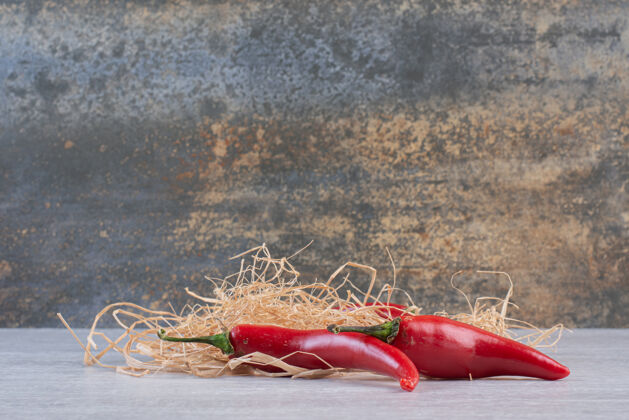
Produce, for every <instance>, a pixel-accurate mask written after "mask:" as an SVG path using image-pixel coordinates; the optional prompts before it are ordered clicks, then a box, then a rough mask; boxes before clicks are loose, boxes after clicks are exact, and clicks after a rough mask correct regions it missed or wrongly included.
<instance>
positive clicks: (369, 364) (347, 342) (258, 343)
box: [158, 324, 419, 391]
mask: <svg viewBox="0 0 629 420" xmlns="http://www.w3.org/2000/svg"><path fill="white" fill-rule="evenodd" d="M165 334H166V332H165V331H164V330H160V331H159V333H158V336H159V337H160V338H161V339H162V340H167V341H176V342H198V343H206V344H211V345H213V346H216V347H218V348H219V349H221V350H223V352H224V353H225V354H228V355H230V358H231V357H240V356H244V355H247V354H250V353H254V352H261V353H264V354H267V355H269V356H272V357H276V358H281V357H285V356H287V355H290V356H289V357H286V358H284V359H283V360H284V361H285V362H286V363H289V364H291V365H293V366H299V367H302V368H305V369H329V368H330V366H332V367H336V368H345V369H361V370H368V371H371V372H375V373H380V374H382V375H386V376H390V377H392V378H395V379H398V380H399V381H400V386H401V387H402V389H404V390H405V391H412V390H413V389H414V388H415V386H416V385H417V383H418V382H419V373H418V372H417V368H416V367H415V365H414V364H413V362H412V361H411V360H410V359H409V358H408V357H407V356H406V355H405V354H404V353H403V352H402V351H400V350H399V349H397V348H395V347H393V346H391V345H389V344H386V343H383V342H382V341H380V340H378V339H376V338H374V337H370V336H367V335H364V334H357V333H348V334H339V335H336V334H331V333H330V332H329V331H327V330H294V329H290V328H282V327H277V326H273V325H249V324H243V325H237V326H235V327H234V328H232V329H231V331H229V333H222V334H216V335H213V336H207V337H194V338H179V337H169V336H167V335H165ZM296 352H297V353H296ZM292 353H295V354H292ZM305 353H311V354H305ZM313 354H314V355H317V356H318V357H315V356H313ZM321 359H323V360H325V362H324V361H322V360H321ZM256 367H260V366H256ZM269 368H273V369H264V370H267V371H268V370H271V371H278V370H279V369H278V368H275V367H273V366H269Z"/></svg>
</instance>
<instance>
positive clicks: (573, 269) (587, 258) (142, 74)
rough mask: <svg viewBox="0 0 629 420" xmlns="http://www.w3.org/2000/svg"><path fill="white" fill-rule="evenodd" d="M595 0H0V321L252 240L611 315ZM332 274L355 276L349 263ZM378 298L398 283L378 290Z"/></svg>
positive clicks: (439, 305) (113, 290)
mask: <svg viewBox="0 0 629 420" xmlns="http://www.w3.org/2000/svg"><path fill="white" fill-rule="evenodd" d="M628 12H629V10H628V9H627V5H625V4H623V3H618V2H611V1H610V2H596V3H594V4H584V3H581V2H571V1H568V2H550V1H536V2H513V3H509V2H507V3H504V2H500V4H496V3H495V2H490V1H487V2H476V3H473V4H467V3H464V2H450V1H441V0H440V1H433V2H425V1H422V2H413V1H410V2H392V3H390V2H327V3H324V4H317V3H314V4H305V3H304V4H303V5H301V4H289V5H285V4H281V3H279V2H275V1H267V2H236V3H222V2H209V3H204V4H196V3H195V2H188V1H179V2H169V3H166V4H158V3H155V4H153V3H151V4H149V5H136V4H133V3H128V4H127V3H124V2H117V1H99V2H72V1H67V2H56V1H50V2H45V3H41V4H39V3H37V2H32V3H28V4H14V3H10V2H8V3H0V81H2V84H0V109H1V110H2V113H1V115H0V145H1V147H2V151H3V153H2V154H0V167H1V168H2V174H1V178H0V238H1V241H2V242H1V243H2V245H1V246H0V307H1V308H2V309H1V310H0V325H1V326H57V321H56V319H55V318H54V314H55V313H56V312H58V311H61V312H63V313H64V316H65V317H66V318H67V319H68V320H70V321H71V322H72V323H73V325H77V326H86V325H87V324H88V322H89V321H90V320H91V318H92V317H93V316H94V315H95V314H96V312H97V311H98V310H99V309H100V308H101V307H102V306H104V305H105V304H107V303H110V302H114V301H118V300H126V301H134V302H137V303H139V304H144V305H147V306H151V307H153V308H160V307H164V308H165V307H167V305H168V303H172V304H173V306H174V307H176V308H177V307H182V306H183V305H184V304H185V303H186V302H192V300H191V299H190V298H189V296H187V295H186V294H185V292H184V290H183V288H184V287H185V286H189V287H191V288H192V289H195V290H199V291H203V292H206V293H210V291H211V287H210V285H209V284H208V283H207V282H206V281H204V280H203V275H204V274H211V275H214V276H220V275H226V274H230V273H231V272H233V271H234V270H236V269H237V267H238V264H237V262H229V261H228V260H227V259H228V257H230V256H231V255H233V254H236V253H238V252H240V251H242V250H245V249H247V248H248V247H251V246H255V245H258V244H260V243H262V242H265V243H267V244H268V245H269V246H270V248H271V250H272V251H273V252H274V253H275V254H277V255H290V254H292V253H293V252H294V251H296V250H298V249H300V248H301V247H302V246H304V245H305V244H307V243H308V242H310V241H311V240H314V242H313V244H312V245H311V246H310V247H309V248H308V249H307V250H306V251H305V252H304V253H302V254H300V256H299V257H298V258H297V259H296V261H295V264H296V265H297V267H298V268H299V269H300V270H301V271H302V273H303V275H304V277H305V278H307V279H312V278H314V277H318V278H327V276H328V275H330V274H331V273H332V271H333V270H334V269H336V268H337V267H338V266H339V265H340V264H342V263H344V262H346V261H348V260H352V261H357V262H361V263H366V264H370V265H372V266H374V267H376V268H377V269H378V270H379V278H380V281H381V282H383V283H384V282H390V281H391V277H392V271H391V266H390V262H389V259H388V255H387V253H386V250H385V249H386V248H388V249H389V250H390V251H391V253H392V255H393V257H394V259H395V263H396V267H397V269H398V271H397V275H398V276H397V279H398V284H399V285H400V286H401V287H403V288H405V289H407V290H408V291H409V292H410V294H411V296H412V298H413V299H414V301H415V303H416V304H418V305H419V306H422V307H423V308H424V311H425V312H432V311H435V310H440V309H443V308H444V307H445V308H446V309H455V308H456V309H464V306H463V305H464V303H465V302H464V300H463V299H462V297H461V296H460V295H458V294H457V293H456V292H454V291H453V290H452V288H451V287H450V283H449V282H450V276H451V275H452V274H453V273H454V272H456V271H458V270H466V271H465V274H464V275H463V276H462V277H461V278H460V279H459V280H458V281H459V282H460V283H458V284H460V285H461V287H462V288H463V289H464V290H467V291H469V292H471V293H472V294H474V295H476V296H480V295H501V294H504V293H505V292H506V289H507V287H508V285H507V284H505V281H504V279H501V278H496V277H492V276H486V275H485V276H483V275H479V274H474V273H473V272H474V270H480V269H483V270H501V271H506V272H509V273H510V274H511V276H512V278H513V279H514V281H515V283H516V287H515V302H516V303H517V304H518V305H519V306H520V307H521V309H520V310H518V311H517V312H516V313H515V315H516V316H518V317H519V318H522V319H526V320H529V321H532V322H534V323H537V324H539V325H542V326H543V325H550V324H553V323H556V322H564V323H566V324H567V325H569V326H583V327H587V326H607V327H623V326H628V325H629V312H628V309H627V308H629V282H628V281H627V275H626V273H627V272H628V271H629V270H628V269H629V259H628V257H627V255H629V202H628V199H627V193H628V191H629V122H628V121H629V109H628V108H627V103H629V102H628V99H629V95H628V93H629V90H628V88H629V85H628V82H627V80H629V77H628V76H629V60H627V56H628V54H629V25H628V22H627V17H626V16H629V13H628ZM352 280H353V281H355V282H356V283H357V284H359V285H360V284H363V285H364V284H365V282H366V281H367V278H366V276H364V274H361V273H353V274H352ZM400 298H402V296H400Z"/></svg>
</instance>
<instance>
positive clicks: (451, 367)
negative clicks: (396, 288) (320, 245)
mask: <svg viewBox="0 0 629 420" xmlns="http://www.w3.org/2000/svg"><path fill="white" fill-rule="evenodd" d="M328 330H330V331H332V332H335V333H338V332H349V331H352V332H362V333H364V334H368V335H371V336H374V337H377V338H379V339H381V340H384V341H387V342H389V343H391V344H392V345H393V346H395V347H397V348H399V349H400V350H402V351H403V352H404V353H406V355H407V356H408V357H409V358H410V359H411V360H412V361H413V363H415V366H417V369H418V370H419V372H420V373H422V374H424V375H427V376H431V377H434V378H449V379H453V378H469V377H470V375H471V377H472V378H485V377H489V376H502V375H510V376H528V377H533V378H541V379H548V380H556V379H561V378H564V377H566V376H568V375H569V374H570V370H569V369H568V368H567V367H566V366H564V365H562V364H560V363H559V362H556V361H555V360H553V359H551V358H550V357H548V356H546V355H545V354H543V353H541V352H539V351H537V350H535V349H534V348H532V347H529V346H527V345H524V344H522V343H518V342H517V341H514V340H511V339H508V338H505V337H501V336H499V335H496V334H493V333H490V332H488V331H485V330H482V329H480V328H477V327H474V326H472V325H469V324H464V323H462V322H458V321H454V320H451V319H449V318H444V317H441V316H434V315H422V316H404V317H402V318H401V319H400V318H396V319H394V320H393V321H389V322H385V323H384V324H380V325H376V326H372V327H346V326H336V325H331V326H329V327H328Z"/></svg>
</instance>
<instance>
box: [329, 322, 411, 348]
mask: <svg viewBox="0 0 629 420" xmlns="http://www.w3.org/2000/svg"><path fill="white" fill-rule="evenodd" d="M400 321H401V318H400V317H397V318H395V319H393V320H392V321H388V322H385V323H383V324H379V325H371V326H368V327H359V326H356V327H352V326H349V325H336V324H332V325H329V326H328V331H330V332H333V333H334V334H338V333H342V332H358V333H362V334H367V335H370V336H372V337H376V338H377V339H380V340H382V341H384V342H385V343H391V342H392V341H393V340H394V339H395V337H396V336H397V333H398V331H399V329H400Z"/></svg>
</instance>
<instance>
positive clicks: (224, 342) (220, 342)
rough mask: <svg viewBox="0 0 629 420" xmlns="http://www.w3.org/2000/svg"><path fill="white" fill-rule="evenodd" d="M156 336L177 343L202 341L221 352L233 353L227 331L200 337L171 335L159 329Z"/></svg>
mask: <svg viewBox="0 0 629 420" xmlns="http://www.w3.org/2000/svg"><path fill="white" fill-rule="evenodd" d="M157 336H158V337H159V338H161V339H162V340H164V341H174V342H177V343H203V344H209V345H212V346H214V347H218V348H219V349H221V350H222V351H223V353H225V354H227V355H230V354H233V353H234V348H233V347H232V345H231V343H230V342H229V337H228V336H227V333H220V334H215V335H207V336H201V337H171V336H168V335H166V330H164V329H161V330H159V331H158V332H157Z"/></svg>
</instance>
